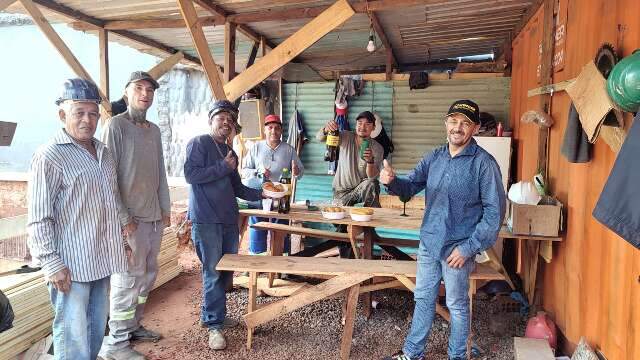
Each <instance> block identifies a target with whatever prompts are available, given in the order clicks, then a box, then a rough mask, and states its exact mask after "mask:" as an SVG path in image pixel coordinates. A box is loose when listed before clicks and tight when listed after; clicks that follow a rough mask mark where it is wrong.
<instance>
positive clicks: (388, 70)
mask: <svg viewBox="0 0 640 360" xmlns="http://www.w3.org/2000/svg"><path fill="white" fill-rule="evenodd" d="M392 72H393V52H392V51H391V49H387V64H386V67H385V71H384V73H385V79H386V80H387V81H389V80H391V73H392Z"/></svg>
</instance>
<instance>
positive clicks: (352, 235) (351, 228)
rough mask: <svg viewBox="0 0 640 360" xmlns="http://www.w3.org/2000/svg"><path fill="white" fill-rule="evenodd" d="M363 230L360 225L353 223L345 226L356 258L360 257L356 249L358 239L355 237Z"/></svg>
mask: <svg viewBox="0 0 640 360" xmlns="http://www.w3.org/2000/svg"><path fill="white" fill-rule="evenodd" d="M362 232H363V229H362V227H360V226H355V225H348V226H347V233H348V234H349V242H350V243H351V248H352V249H353V257H354V258H356V259H360V258H361V257H362V256H360V252H359V251H358V240H357V237H358V235H360V234H361V233H362Z"/></svg>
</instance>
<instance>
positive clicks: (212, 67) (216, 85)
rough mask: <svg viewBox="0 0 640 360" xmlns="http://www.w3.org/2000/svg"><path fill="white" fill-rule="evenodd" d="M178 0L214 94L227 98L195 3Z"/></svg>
mask: <svg viewBox="0 0 640 360" xmlns="http://www.w3.org/2000/svg"><path fill="white" fill-rule="evenodd" d="M177 1H178V5H179V6H180V12H181V13H182V17H183V18H184V22H185V23H186V24H187V28H188V29H189V32H190V33H191V38H192V39H193V44H194V45H195V47H196V51H197V52H198V56H200V62H202V67H203V69H204V72H205V74H206V75H207V80H209V86H210V87H211V92H212V93H213V96H214V97H215V98H216V99H217V100H227V96H226V95H225V93H224V89H223V87H222V80H221V79H220V75H219V73H218V69H217V65H216V62H215V61H214V60H213V56H211V51H210V50H209V43H208V42H207V38H206V37H205V36H204V32H203V31H202V25H201V24H200V23H199V22H198V14H197V13H196V9H195V7H194V6H193V3H192V2H191V0H177Z"/></svg>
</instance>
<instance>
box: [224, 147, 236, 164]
mask: <svg viewBox="0 0 640 360" xmlns="http://www.w3.org/2000/svg"><path fill="white" fill-rule="evenodd" d="M224 162H226V163H227V166H229V168H231V169H235V168H236V167H237V166H238V159H237V158H236V156H235V155H234V154H233V150H229V152H228V153H227V156H225V158H224Z"/></svg>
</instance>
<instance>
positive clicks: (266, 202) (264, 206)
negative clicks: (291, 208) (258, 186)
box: [262, 199, 273, 211]
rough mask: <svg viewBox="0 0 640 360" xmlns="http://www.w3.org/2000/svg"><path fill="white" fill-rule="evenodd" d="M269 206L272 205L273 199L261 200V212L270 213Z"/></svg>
mask: <svg viewBox="0 0 640 360" xmlns="http://www.w3.org/2000/svg"><path fill="white" fill-rule="evenodd" d="M271 204H273V199H262V210H264V211H271Z"/></svg>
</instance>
